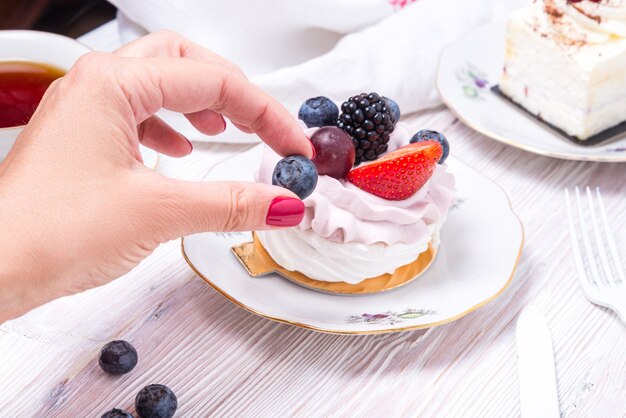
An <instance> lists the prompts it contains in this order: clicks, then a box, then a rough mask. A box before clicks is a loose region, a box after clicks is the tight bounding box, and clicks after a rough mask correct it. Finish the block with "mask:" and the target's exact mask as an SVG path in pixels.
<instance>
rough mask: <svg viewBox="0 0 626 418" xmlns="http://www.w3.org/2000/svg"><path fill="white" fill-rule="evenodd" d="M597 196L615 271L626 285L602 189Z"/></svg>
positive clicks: (597, 189)
mask: <svg viewBox="0 0 626 418" xmlns="http://www.w3.org/2000/svg"><path fill="white" fill-rule="evenodd" d="M596 194H597V195H598V204H599V206H600V216H601V218H602V224H603V225H604V231H605V232H606V234H605V235H606V240H607V242H608V244H609V249H610V250H611V257H612V258H613V263H614V264H615V270H617V275H618V276H619V279H620V280H621V282H622V284H626V278H625V276H624V270H623V269H622V265H621V264H620V262H619V253H618V252H617V245H615V240H614V239H613V233H612V232H611V228H609V222H608V220H607V217H606V211H605V210H604V201H603V200H602V194H600V188H599V187H596Z"/></svg>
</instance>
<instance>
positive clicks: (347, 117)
mask: <svg viewBox="0 0 626 418" xmlns="http://www.w3.org/2000/svg"><path fill="white" fill-rule="evenodd" d="M395 124H396V120H395V118H394V116H393V113H392V111H391V109H390V108H389V107H388V106H387V103H386V101H385V100H384V99H383V98H382V97H381V96H380V95H378V94H376V93H370V94H367V93H361V94H359V95H357V96H353V97H350V98H349V99H348V101H346V102H343V103H342V105H341V115H339V119H338V120H337V126H338V127H339V128H341V129H343V130H344V131H346V133H347V134H348V135H350V137H352V142H353V143H354V147H355V148H356V159H355V162H354V165H355V166H356V165H359V164H361V163H362V162H363V161H373V160H375V159H377V158H378V157H380V156H381V155H382V154H383V153H385V152H386V151H387V147H388V145H387V143H388V142H389V138H390V135H391V133H392V132H393V129H394V127H395Z"/></svg>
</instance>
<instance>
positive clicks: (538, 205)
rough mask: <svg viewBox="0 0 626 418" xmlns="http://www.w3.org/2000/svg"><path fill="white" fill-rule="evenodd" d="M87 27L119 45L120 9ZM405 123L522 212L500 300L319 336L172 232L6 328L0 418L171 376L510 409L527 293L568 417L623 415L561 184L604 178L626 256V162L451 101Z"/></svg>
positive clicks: (271, 401) (372, 405)
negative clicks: (442, 139)
mask: <svg viewBox="0 0 626 418" xmlns="http://www.w3.org/2000/svg"><path fill="white" fill-rule="evenodd" d="M83 40H84V42H86V43H87V44H89V45H91V46H93V47H95V48H96V49H103V50H106V49H110V48H112V47H114V46H115V44H116V42H118V41H117V32H116V28H115V23H114V22H113V23H111V24H108V25H106V26H104V27H103V28H101V29H99V30H97V31H96V32H94V33H91V34H89V35H88V36H86V37H85V38H84V39H83ZM408 121H409V122H410V123H413V124H414V125H415V126H416V127H421V128H432V129H437V130H443V131H444V132H445V133H446V134H447V136H448V137H449V138H450V139H451V142H452V149H453V151H452V152H453V153H454V154H455V156H456V157H458V158H460V159H462V160H464V161H466V162H468V163H469V164H471V165H472V166H473V167H475V168H476V169H477V170H479V171H482V172H483V173H484V174H486V175H487V176H489V177H491V178H493V179H495V180H496V181H497V182H498V183H499V184H500V185H501V186H502V187H503V188H504V189H505V190H506V191H507V192H508V193H509V195H510V197H511V200H512V203H513V207H514V209H515V210H516V212H517V213H518V214H519V215H520V217H521V219H522V221H523V222H524V226H525V230H526V245H525V248H524V252H523V255H522V258H521V261H520V264H519V267H518V271H517V274H516V276H515V278H514V280H513V282H512V284H511V286H510V287H509V289H508V290H507V291H506V292H505V293H504V294H503V295H502V296H501V297H500V298H499V299H497V300H496V301H494V302H492V303H491V304H489V305H487V306H486V307H484V308H482V309H480V310H478V311H476V312H474V313H471V314H469V315H468V316H466V317H464V318H462V319H460V320H458V321H456V322H453V323H450V324H448V325H444V326H440V327H437V328H433V329H429V330H421V331H414V332H406V333H401V334H390V335H378V336H352V337H351V336H335V335H325V334H318V333H315V332H311V331H306V330H302V329H298V328H295V327H291V326H288V325H282V324H277V323H273V322H270V321H268V320H266V319H262V318H258V317H256V316H254V315H252V314H250V313H248V312H246V311H244V310H242V309H240V308H238V307H236V306H235V305H233V304H231V303H230V302H229V301H227V300H226V299H225V298H224V297H222V296H221V295H219V294H218V293H217V292H216V291H214V290H213V289H212V288H210V287H209V286H208V285H206V284H205V283H204V282H203V281H202V280H200V279H199V278H198V277H196V276H195V275H194V274H193V272H192V271H191V270H190V269H189V268H188V267H187V265H186V264H185V262H184V261H183V259H182V257H181V253H180V242H179V241H174V242H170V243H168V244H166V245H163V246H161V247H160V248H159V249H158V250H157V251H156V252H155V253H154V254H153V255H152V256H150V257H149V258H148V259H147V260H145V262H143V263H142V264H141V265H140V266H139V267H137V268H136V269H135V270H134V271H132V272H131V273H129V274H128V275H126V276H125V277H122V278H121V279H119V280H117V281H115V282H114V283H111V284H109V285H107V286H104V287H102V288H99V289H94V290H92V291H88V292H85V293H83V294H79V295H75V296H72V297H67V298H63V299H61V300H57V301H54V302H52V303H49V304H48V305H46V306H43V307H41V308H39V309H37V310H35V311H33V312H31V313H29V314H27V315H25V316H24V317H22V318H19V319H17V320H14V321H10V322H7V323H5V324H2V325H1V326H0V416H1V417H21V416H24V417H57V416H58V417H92V416H93V417H99V416H100V415H101V414H102V413H103V412H104V411H106V410H109V409H111V408H112V407H120V408H126V409H128V410H133V406H132V405H133V400H134V396H135V394H136V393H137V392H138V391H139V389H140V388H142V387H143V386H145V385H146V384H149V383H163V384H166V385H168V386H169V387H171V388H172V389H173V390H174V392H175V393H176V394H177V396H178V399H179V405H180V406H179V411H178V413H177V416H178V417H204V416H237V417H265V416H306V417H308V416H372V417H383V416H384V417H395V416H414V417H417V416H419V417H514V416H518V415H519V411H520V407H519V394H518V390H519V388H518V381H517V364H516V353H515V334H514V328H515V320H516V318H517V315H518V313H519V312H520V310H521V309H522V307H523V306H525V305H526V304H527V303H529V302H532V303H534V304H536V305H538V306H539V308H540V309H541V310H542V311H543V312H544V313H545V314H546V317H547V320H548V322H549V325H550V328H551V331H552V336H553V339H554V344H555V349H556V361H557V376H558V391H559V396H560V404H561V411H562V415H563V416H566V417H624V416H626V327H625V326H624V325H623V324H622V323H621V322H620V321H619V319H618V317H617V316H616V315H615V314H613V313H611V312H610V311H608V310H606V309H602V308H599V307H597V306H594V305H591V304H590V303H589V302H587V300H586V299H585V297H584V295H583V293H582V291H581V290H580V288H579V286H578V283H577V277H576V271H575V267H574V262H573V261H574V260H573V256H572V253H571V247H570V238H569V235H568V228H567V223H566V216H565V207H564V196H563V189H564V188H565V187H573V186H576V185H580V186H586V185H590V186H600V187H601V188H602V190H603V192H604V196H605V203H606V208H607V211H608V213H609V215H610V218H611V219H610V220H611V222H612V225H613V227H614V229H615V231H616V234H617V236H616V238H617V240H618V247H619V248H620V251H621V255H622V259H626V251H624V249H625V248H626V245H625V244H626V164H601V163H581V162H571V161H563V160H557V159H551V158H545V157H539V156H535V155H533V154H529V153H526V152H524V151H519V150H517V149H514V148H510V147H507V146H505V145H501V144H499V143H497V142H495V141H492V140H490V139H488V138H485V137H483V136H481V135H479V134H477V133H475V132H473V131H472V130H470V129H469V128H467V127H465V126H464V125H463V124H462V123H460V122H459V121H458V120H456V119H455V118H454V117H453V116H452V115H451V114H450V112H448V111H447V110H446V109H444V108H439V109H436V110H433V111H428V112H425V113H422V114H419V115H414V116H412V117H410V118H409V119H408ZM242 148H245V146H243V147H242V146H233V145H216V144H213V145H210V144H198V143H197V144H196V146H195V151H194V152H193V153H192V155H190V156H188V157H186V158H184V159H181V160H174V159H170V158H162V160H161V164H160V166H159V168H158V171H159V172H161V173H163V174H164V175H167V176H172V177H178V178H185V179H200V178H201V177H202V176H203V175H204V174H206V172H207V167H209V166H210V164H211V161H216V159H219V158H223V157H225V156H227V155H229V154H231V153H235V152H238V151H240V150H241V149H242ZM477 239H480V237H477ZM118 338H121V339H126V340H128V341H131V342H132V343H133V344H134V345H135V347H136V348H137V349H138V351H139V364H138V366H137V367H136V369H135V370H134V371H133V372H131V373H130V374H128V375H126V376H122V377H118V378H112V377H109V376H107V375H105V374H104V373H102V372H101V370H100V369H99V367H98V365H97V354H98V351H99V349H100V347H101V346H102V345H103V344H104V343H106V342H107V341H110V340H112V339H118Z"/></svg>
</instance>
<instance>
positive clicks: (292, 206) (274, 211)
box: [265, 196, 304, 227]
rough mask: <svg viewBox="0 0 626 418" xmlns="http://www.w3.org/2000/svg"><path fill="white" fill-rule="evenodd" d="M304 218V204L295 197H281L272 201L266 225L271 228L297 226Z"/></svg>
mask: <svg viewBox="0 0 626 418" xmlns="http://www.w3.org/2000/svg"><path fill="white" fill-rule="evenodd" d="M302 218H304V203H303V202H302V200H300V199H295V198H293V197H285V196H279V197H277V198H275V199H274V200H272V203H270V207H269V209H268V210H267V216H266V218H265V223H266V224H267V225H270V226H284V227H286V226H296V225H298V224H299V223H300V222H301V221H302Z"/></svg>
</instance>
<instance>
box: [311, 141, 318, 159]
mask: <svg viewBox="0 0 626 418" xmlns="http://www.w3.org/2000/svg"><path fill="white" fill-rule="evenodd" d="M309 141H310V139H309ZM311 149H312V150H313V155H312V156H311V159H313V158H315V155H316V154H317V153H316V152H315V145H313V143H312V142H311Z"/></svg>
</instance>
